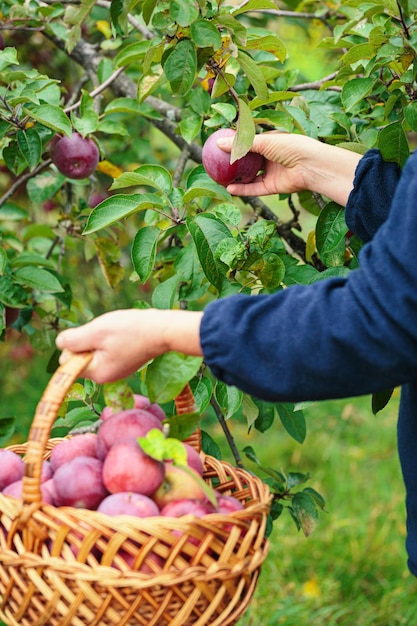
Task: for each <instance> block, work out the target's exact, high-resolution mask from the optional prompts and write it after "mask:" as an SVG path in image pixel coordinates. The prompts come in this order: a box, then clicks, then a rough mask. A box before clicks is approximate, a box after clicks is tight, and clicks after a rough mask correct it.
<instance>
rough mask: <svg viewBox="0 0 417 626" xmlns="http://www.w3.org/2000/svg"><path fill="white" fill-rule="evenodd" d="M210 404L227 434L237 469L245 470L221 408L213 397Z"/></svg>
mask: <svg viewBox="0 0 417 626" xmlns="http://www.w3.org/2000/svg"><path fill="white" fill-rule="evenodd" d="M210 404H211V406H212V407H213V409H214V412H215V414H216V417H217V419H218V420H219V424H220V426H221V427H222V429H223V432H224V434H225V437H226V440H227V443H228V445H229V447H230V450H231V451H232V454H233V457H234V459H235V462H236V465H237V467H242V468H244V467H245V466H244V465H243V461H242V458H241V456H240V454H239V450H238V449H237V446H236V444H235V440H234V438H233V435H232V433H231V432H230V429H229V427H228V425H227V422H226V420H225V419H224V416H223V413H222V411H221V408H220V406H219V404H218V403H217V401H216V400H215V399H214V398H213V397H212V398H211V400H210Z"/></svg>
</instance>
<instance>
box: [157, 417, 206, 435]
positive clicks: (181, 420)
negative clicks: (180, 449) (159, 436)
mask: <svg viewBox="0 0 417 626" xmlns="http://www.w3.org/2000/svg"><path fill="white" fill-rule="evenodd" d="M199 426H200V415H199V414H198V413H181V415H173V416H172V417H170V418H169V419H167V420H165V421H164V427H167V428H168V434H169V436H170V437H175V438H176V439H179V440H180V441H184V440H185V439H188V437H190V436H191V435H192V434H193V433H194V432H195V431H196V430H197V428H198V427H199Z"/></svg>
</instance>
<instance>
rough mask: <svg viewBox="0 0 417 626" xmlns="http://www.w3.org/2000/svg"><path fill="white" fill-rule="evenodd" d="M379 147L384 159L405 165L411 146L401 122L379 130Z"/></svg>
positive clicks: (401, 165)
mask: <svg viewBox="0 0 417 626" xmlns="http://www.w3.org/2000/svg"><path fill="white" fill-rule="evenodd" d="M378 148H379V150H380V152H381V155H382V158H383V159H384V161H393V162H394V163H398V165H399V166H400V167H403V165H404V163H405V162H406V160H407V159H408V157H409V156H410V148H409V145H408V141H407V137H406V135H405V133H404V129H403V127H402V124H401V122H394V123H393V124H390V125H389V126H386V127H385V128H383V129H382V130H380V131H379V135H378Z"/></svg>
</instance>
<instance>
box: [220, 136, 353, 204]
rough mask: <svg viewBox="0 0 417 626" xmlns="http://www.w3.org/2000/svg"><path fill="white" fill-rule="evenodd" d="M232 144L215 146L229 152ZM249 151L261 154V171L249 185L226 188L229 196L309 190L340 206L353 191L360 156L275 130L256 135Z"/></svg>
mask: <svg viewBox="0 0 417 626" xmlns="http://www.w3.org/2000/svg"><path fill="white" fill-rule="evenodd" d="M232 143H233V137H231V138H228V137H226V138H222V139H219V141H218V144H217V145H218V146H219V148H221V149H222V150H225V151H226V152H230V151H231V149H232ZM251 151H252V152H257V153H259V154H263V156H264V157H265V159H266V167H265V171H264V173H263V174H261V175H260V176H258V177H257V178H256V179H255V181H254V182H252V183H247V184H242V183H233V184H231V185H229V186H228V187H227V189H228V191H229V192H230V193H231V194H233V195H236V196H265V195H269V194H276V193H294V192H297V191H302V190H310V191H315V192H317V193H321V194H323V195H325V196H327V197H329V198H330V199H331V200H334V201H335V202H338V203H339V204H341V205H342V206H345V205H346V202H347V200H348V197H349V194H350V192H351V190H352V188H353V179H354V175H355V170H356V167H357V165H358V163H359V161H360V159H361V157H362V155H360V154H357V153H356V152H352V151H350V150H345V149H343V148H338V147H337V146H331V145H327V144H324V143H321V142H320V141H317V140H316V139H312V138H311V137H306V136H304V135H296V134H290V133H283V132H276V131H272V132H265V133H260V134H258V135H256V136H255V139H254V141H253V144H252V147H251Z"/></svg>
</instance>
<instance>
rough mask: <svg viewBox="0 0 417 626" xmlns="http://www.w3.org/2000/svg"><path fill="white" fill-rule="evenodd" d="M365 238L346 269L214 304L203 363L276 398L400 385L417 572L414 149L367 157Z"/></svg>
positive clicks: (354, 217)
mask: <svg viewBox="0 0 417 626" xmlns="http://www.w3.org/2000/svg"><path fill="white" fill-rule="evenodd" d="M346 222H347V224H348V226H349V228H350V229H351V230H352V231H353V232H354V233H355V234H356V235H358V236H359V237H360V238H361V239H363V241H364V242H366V243H365V245H364V246H363V248H362V250H361V253H360V267H359V268H358V269H356V270H354V271H352V272H351V273H350V275H349V276H348V277H347V278H330V279H325V280H322V281H318V282H315V283H313V284H311V285H306V286H299V285H296V286H292V287H290V288H289V289H285V290H284V291H280V292H278V293H275V294H273V295H257V296H245V295H236V296H230V297H227V298H224V299H221V300H217V301H215V302H212V303H211V304H209V305H208V306H207V308H206V310H205V312H204V315H203V320H202V325H201V344H202V348H203V353H204V357H205V360H206V363H207V364H208V366H209V367H210V369H211V370H212V372H213V373H214V374H215V375H216V376H217V377H218V378H219V379H221V380H223V381H224V382H225V383H227V384H228V385H233V386H236V387H238V388H240V389H242V390H243V391H246V392H247V393H250V394H252V395H253V396H255V397H258V398H261V399H264V400H269V401H292V402H295V401H302V400H324V399H329V398H347V397H352V396H357V395H363V394H370V393H373V392H377V391H382V390H386V389H390V388H392V387H397V386H401V387H402V390H401V402H400V414H399V420H398V448H399V456H400V460H401V465H402V470H403V476H404V481H405V485H406V494H407V496H406V504H407V531H408V532H407V550H408V555H409V560H408V564H409V568H410V571H411V572H412V573H413V574H414V575H416V576H417V153H416V154H414V155H413V156H411V157H410V158H409V160H408V161H407V163H406V165H405V167H404V168H403V170H402V172H400V170H399V168H398V167H397V166H396V165H395V164H393V163H385V162H384V161H383V160H382V158H381V156H380V153H379V152H378V151H377V150H370V151H369V152H367V153H366V154H365V156H364V157H362V159H361V160H360V162H359V164H358V167H357V170H356V173H355V181H354V189H353V191H352V192H351V194H350V196H349V200H348V204H347V206H346Z"/></svg>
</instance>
